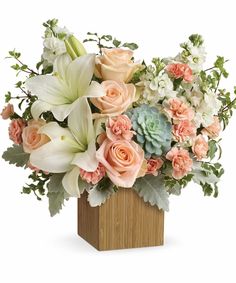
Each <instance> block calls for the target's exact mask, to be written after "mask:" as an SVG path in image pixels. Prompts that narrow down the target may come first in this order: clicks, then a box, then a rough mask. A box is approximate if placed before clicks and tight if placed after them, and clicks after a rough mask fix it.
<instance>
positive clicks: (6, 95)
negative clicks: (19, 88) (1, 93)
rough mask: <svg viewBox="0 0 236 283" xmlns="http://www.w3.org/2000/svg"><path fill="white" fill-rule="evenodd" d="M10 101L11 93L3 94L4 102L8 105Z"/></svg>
mask: <svg viewBox="0 0 236 283" xmlns="http://www.w3.org/2000/svg"><path fill="white" fill-rule="evenodd" d="M10 100H11V92H10V91H8V92H7V93H6V94H5V102H6V103H8V102H9V101H10Z"/></svg>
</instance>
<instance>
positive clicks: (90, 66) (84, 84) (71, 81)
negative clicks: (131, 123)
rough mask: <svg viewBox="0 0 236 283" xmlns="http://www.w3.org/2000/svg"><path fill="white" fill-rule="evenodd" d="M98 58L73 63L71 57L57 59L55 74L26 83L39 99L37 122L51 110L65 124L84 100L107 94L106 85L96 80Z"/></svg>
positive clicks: (35, 112) (35, 105) (34, 110)
mask: <svg viewBox="0 0 236 283" xmlns="http://www.w3.org/2000/svg"><path fill="white" fill-rule="evenodd" d="M94 65H95V55H93V54H87V55H83V56H80V57H79V58H76V59H75V60H73V61H72V59H71V58H70V56H69V55H68V54H65V55H61V56H59V57H57V58H56V60H55V63H54V66H53V67H54V75H40V76H35V77H32V78H30V79H28V80H27V81H26V87H27V89H28V90H29V91H31V92H32V94H33V95H36V96H37V97H38V100H36V101H35V102H34V103H33V105H32V107H31V112H32V116H33V118H34V119H36V120H37V119H38V118H39V116H40V115H41V114H42V113H43V112H46V111H51V112H52V113H53V115H54V117H55V118H56V119H57V120H58V121H63V120H64V119H65V118H66V117H67V116H68V115H69V114H70V112H71V111H72V110H73V109H74V108H75V106H76V104H77V103H78V102H79V100H80V98H81V97H100V96H104V95H105V91H104V89H103V88H102V86H101V85H100V84H99V83H97V82H95V81H92V82H91V80H92V77H93V72H94Z"/></svg>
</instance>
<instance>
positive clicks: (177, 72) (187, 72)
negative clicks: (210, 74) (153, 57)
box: [166, 63, 193, 83]
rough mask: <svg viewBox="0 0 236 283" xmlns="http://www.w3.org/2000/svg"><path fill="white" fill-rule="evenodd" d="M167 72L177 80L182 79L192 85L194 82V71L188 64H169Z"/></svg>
mask: <svg viewBox="0 0 236 283" xmlns="http://www.w3.org/2000/svg"><path fill="white" fill-rule="evenodd" d="M166 71H167V73H169V74H170V76H172V77H174V78H175V79H180V78H181V79H183V80H184V81H186V82H188V83H191V82H192V80H193V71H192V69H191V68H190V67H189V66H188V65H187V64H181V63H177V64H169V65H167V67H166Z"/></svg>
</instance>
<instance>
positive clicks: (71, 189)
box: [62, 166, 80, 197]
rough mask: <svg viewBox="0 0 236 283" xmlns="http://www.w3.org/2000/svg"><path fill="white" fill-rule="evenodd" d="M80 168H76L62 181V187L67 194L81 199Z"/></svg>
mask: <svg viewBox="0 0 236 283" xmlns="http://www.w3.org/2000/svg"><path fill="white" fill-rule="evenodd" d="M79 172H80V170H79V168H78V167H76V166H75V167H74V168H73V169H72V170H71V171H69V172H67V173H66V174H65V176H64V177H63V179H62V185H63V187H64V189H65V190H66V191H67V193H68V194H69V195H70V196H72V197H80V188H79V182H78V179H79Z"/></svg>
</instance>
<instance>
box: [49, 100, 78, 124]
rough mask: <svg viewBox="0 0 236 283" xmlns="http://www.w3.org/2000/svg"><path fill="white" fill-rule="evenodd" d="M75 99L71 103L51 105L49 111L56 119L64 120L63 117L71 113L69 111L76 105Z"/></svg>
mask: <svg viewBox="0 0 236 283" xmlns="http://www.w3.org/2000/svg"><path fill="white" fill-rule="evenodd" d="M76 103H77V101H75V102H73V103H72V104H62V105H55V106H52V108H51V111H52V113H53V116H54V117H55V118H56V119H57V120H58V121H61V122H62V121H64V120H65V118H66V117H67V116H68V115H69V114H70V113H71V111H72V110H73V109H74V107H75V106H76Z"/></svg>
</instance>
